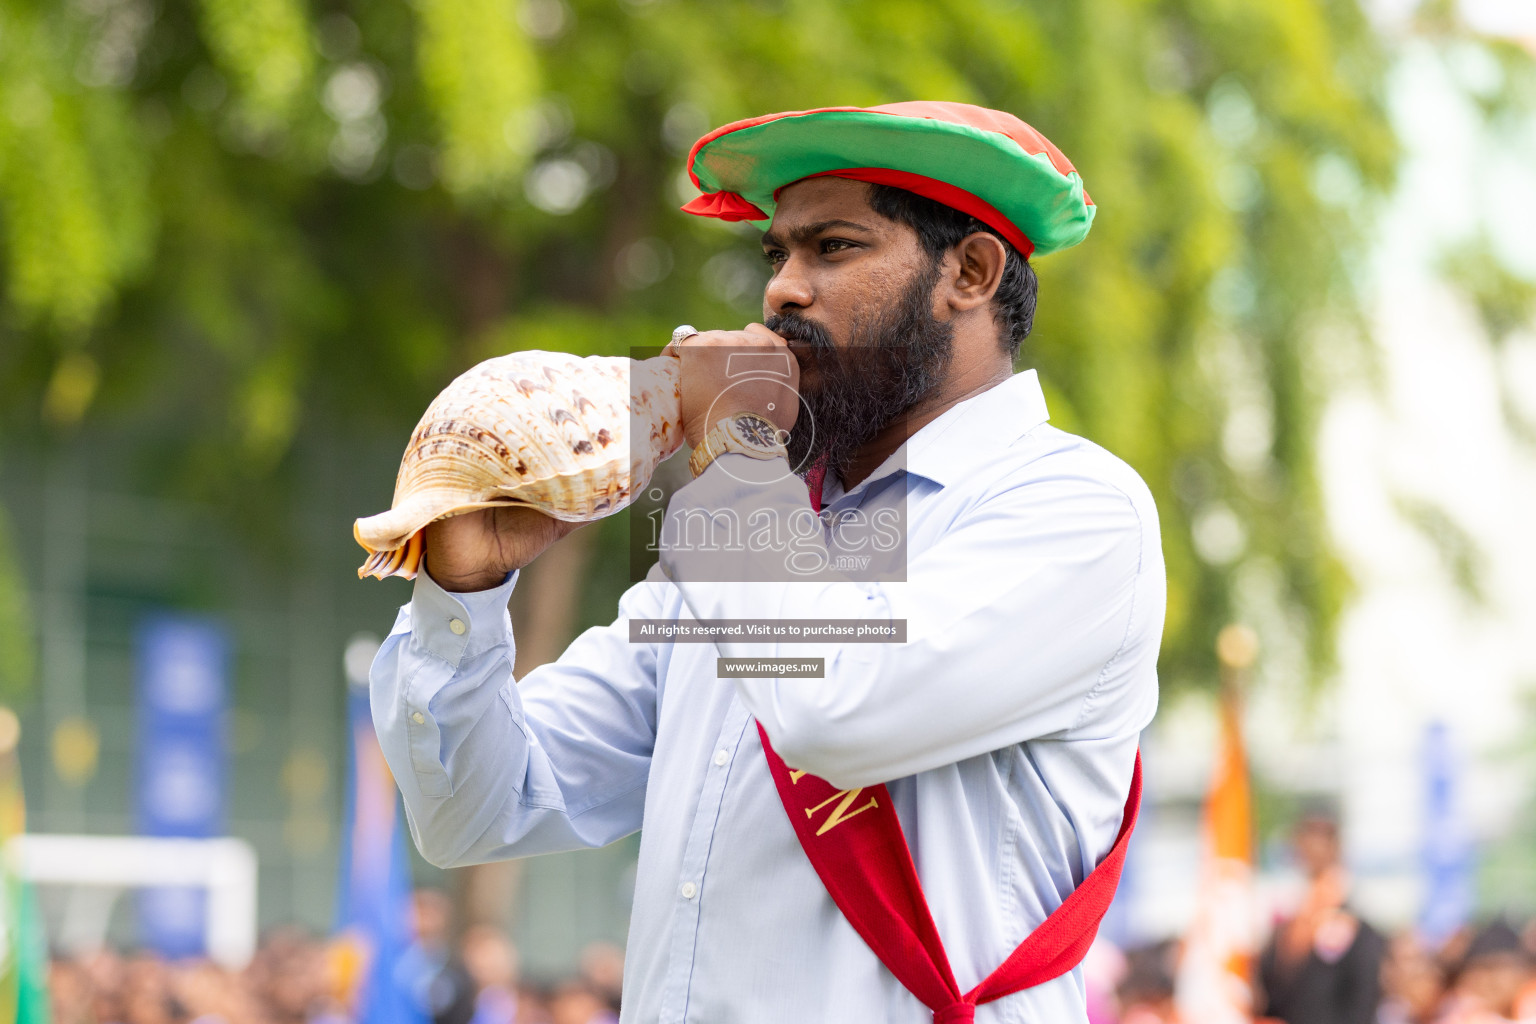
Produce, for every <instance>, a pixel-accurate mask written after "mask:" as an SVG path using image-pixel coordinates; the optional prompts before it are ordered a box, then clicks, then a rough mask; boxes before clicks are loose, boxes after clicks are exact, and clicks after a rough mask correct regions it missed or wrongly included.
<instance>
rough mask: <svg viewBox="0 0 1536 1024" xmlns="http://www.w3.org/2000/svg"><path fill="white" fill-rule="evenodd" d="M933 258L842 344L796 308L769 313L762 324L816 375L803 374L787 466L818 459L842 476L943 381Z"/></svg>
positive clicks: (950, 332)
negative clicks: (868, 446)
mask: <svg viewBox="0 0 1536 1024" xmlns="http://www.w3.org/2000/svg"><path fill="white" fill-rule="evenodd" d="M939 269H940V266H939V263H938V261H934V263H933V266H932V267H931V268H930V269H929V270H927V271H926V272H924V271H919V272H917V273H916V274H914V275H913V277H912V280H911V282H909V283H908V285H907V287H906V288H905V289H904V290H903V291H902V294H901V295H900V297H899V298H898V300H897V301H896V303H895V304H894V305H890V306H885V307H883V308H881V309H880V310H879V311H878V312H877V313H876V314H875V315H874V316H873V317H872V318H868V319H863V318H861V320H860V321H859V322H856V323H855V325H854V328H853V332H852V337H850V338H849V341H848V344H847V345H846V346H841V347H840V346H837V345H834V344H833V343H832V339H831V338H830V337H829V336H828V334H827V331H826V328H824V327H823V326H822V325H821V324H819V323H817V322H816V321H814V320H810V319H807V318H806V317H803V316H801V315H800V314H798V313H793V312H791V313H783V314H778V315H775V316H770V317H769V318H768V319H767V321H765V326H766V327H767V328H768V329H769V330H770V331H773V332H774V333H775V334H778V335H779V336H780V337H782V338H784V339H785V340H786V341H789V342H790V343H791V344H792V345H795V344H796V343H799V344H798V345H797V347H800V346H803V347H805V348H808V349H809V350H810V351H809V353H807V354H805V355H803V356H802V355H800V354H799V353H797V356H799V357H800V360H801V365H802V369H803V368H804V365H805V363H806V361H807V359H809V360H811V361H813V362H814V366H815V376H814V378H813V379H812V381H810V382H809V383H807V382H806V381H805V379H804V378H803V377H802V380H801V391H800V397H801V399H802V401H803V402H804V404H803V405H802V406H801V407H800V415H799V417H798V418H797V419H796V420H795V426H794V429H793V430H791V431H790V435H789V441H788V443H787V444H786V447H787V448H788V449H789V464H790V465H791V466H793V467H794V468H795V470H796V471H797V472H804V471H805V470H807V469H809V468H810V467H811V466H813V465H815V463H816V462H817V461H818V460H822V459H824V460H825V462H826V466H827V470H828V471H829V472H835V473H838V474H839V475H841V474H842V472H843V471H844V470H846V469H847V468H848V467H849V466H850V465H851V464H852V462H853V459H854V457H855V455H857V453H858V450H859V448H860V447H862V446H863V445H864V444H866V443H867V442H869V441H870V440H871V439H873V438H874V436H875V435H876V434H878V433H879V432H880V431H881V429H883V428H884V427H886V426H887V425H889V424H890V423H891V422H892V421H894V420H895V419H897V418H898V417H899V416H901V415H902V414H903V413H905V412H906V411H907V410H908V409H910V408H912V406H914V405H916V404H917V403H918V402H919V401H920V400H921V399H923V398H924V397H926V396H927V395H928V394H929V393H931V392H932V391H933V390H934V389H935V388H936V387H938V386H939V384H941V383H943V381H944V378H945V376H946V375H947V373H948V370H949V362H950V357H951V354H952V351H953V348H954V327H953V325H952V324H949V323H946V322H944V321H941V320H939V319H937V318H936V317H935V316H934V315H933V288H934V285H936V284H937V283H938V280H939Z"/></svg>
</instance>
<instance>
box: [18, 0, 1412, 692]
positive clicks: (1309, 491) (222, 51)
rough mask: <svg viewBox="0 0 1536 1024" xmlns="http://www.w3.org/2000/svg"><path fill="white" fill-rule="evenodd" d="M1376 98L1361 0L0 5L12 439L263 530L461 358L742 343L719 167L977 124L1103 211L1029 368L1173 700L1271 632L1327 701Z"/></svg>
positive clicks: (754, 295)
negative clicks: (1120, 487)
mask: <svg viewBox="0 0 1536 1024" xmlns="http://www.w3.org/2000/svg"><path fill="white" fill-rule="evenodd" d="M1382 73H1383V64H1382V57H1381V55H1380V54H1379V53H1378V50H1377V45H1376V43H1375V41H1374V39H1373V36H1372V35H1371V32H1370V30H1369V27H1368V25H1367V24H1366V22H1365V21H1364V19H1363V17H1362V14H1361V12H1360V10H1359V9H1358V6H1357V3H1356V0H1266V2H1264V3H1252V2H1249V0H1049V2H1046V0H968V2H965V3H960V2H953V3H932V2H919V0H878V2H876V0H850V2H845V3H837V4H830V3H825V2H822V0H751V2H747V0H743V2H738V3H730V4H720V3H705V2H702V0H624V2H618V0H415V2H414V3H412V4H403V3H398V2H389V3H386V2H378V0H349V2H344V0H313V2H311V3H309V4H305V3H303V2H301V0H238V2H237V0H160V2H158V3H151V2H149V0H89V2H85V0H82V2H79V3H69V4H51V3H45V2H43V0H0V230H3V233H4V239H5V242H4V245H5V248H4V253H5V256H4V263H3V303H4V311H5V317H6V319H5V323H4V325H3V326H0V332H3V333H0V346H3V354H0V388H3V392H0V394H3V396H4V397H3V403H4V404H3V413H0V415H3V422H0V430H3V431H4V432H5V436H6V437H8V438H10V439H11V441H12V443H37V444H41V443H46V441H47V439H48V438H49V437H50V436H51V435H57V434H60V433H65V432H68V431H70V430H72V429H78V427H77V424H79V423H81V422H82V418H86V419H88V421H89V422H92V423H95V424H97V425H101V426H106V425H118V424H134V425H136V429H139V428H142V429H143V431H144V436H146V437H154V438H156V441H155V445H156V449H155V450H156V451H157V452H158V453H161V454H162V455H164V453H166V452H170V453H172V454H173V455H174V457H171V456H165V457H162V458H160V459H159V460H158V461H156V463H155V465H156V466H157V467H158V472H160V473H161V474H162V475H163V476H164V477H165V478H168V479H176V480H182V481H196V482H197V486H198V487H200V488H202V489H203V490H204V491H205V492H206V493H208V494H211V495H226V496H227V495H231V494H240V495H241V498H240V500H239V501H229V500H228V499H227V498H226V499H225V500H226V503H227V504H228V505H229V507H230V508H231V514H232V515H239V514H246V515H251V510H252V509H253V508H256V507H259V506H260V503H261V498H262V496H268V497H269V498H270V496H271V495H274V494H280V493H281V489H282V484H283V480H284V479H285V477H284V472H285V468H286V466H287V464H288V462H289V461H291V459H290V456H291V453H292V452H293V451H294V450H295V445H296V444H298V443H299V441H298V440H297V439H299V438H300V437H301V436H302V434H303V432H304V431H305V430H307V429H308V430H320V429H325V430H331V431H338V430H350V431H357V432H363V431H368V432H373V433H375V434H377V433H380V432H387V433H388V434H390V435H393V436H398V437H400V438H402V439H403V438H404V436H405V434H406V432H407V431H408V430H409V428H410V426H411V424H412V423H413V422H414V420H415V419H416V417H417V415H419V413H420V410H421V409H422V408H423V407H424V406H425V403H426V402H427V401H428V400H429V399H430V398H431V396H432V395H433V394H434V393H435V392H436V391H437V390H438V389H439V388H440V387H441V386H442V385H443V384H444V383H445V382H446V381H447V380H448V379H449V378H450V377H451V376H452V375H453V374H455V373H457V372H459V371H460V370H462V369H463V368H465V367H466V366H467V365H469V364H470V363H471V362H473V361H475V360H477V359H480V358H483V357H485V356H488V355H490V354H493V353H496V352H500V351H505V350H507V349H510V348H514V347H532V346H539V347H552V348H564V349H570V350H574V351H581V352H622V351H625V350H627V348H628V346H630V345H633V344H651V343H655V342H658V341H660V340H661V339H664V338H665V336H666V333H667V331H668V330H669V329H670V327H671V326H672V325H673V324H675V323H677V322H680V321H685V320H686V321H689V322H693V323H696V324H700V325H716V326H735V325H739V324H741V323H743V322H745V321H747V320H749V319H755V318H756V317H757V316H759V315H760V314H759V311H758V310H759V302H760V288H761V284H762V281H763V279H764V271H763V269H762V267H761V264H760V263H759V262H758V261H757V257H756V253H755V250H756V243H755V238H754V237H753V234H752V233H751V232H749V231H744V230H741V229H739V228H732V227H729V226H723V225H720V224H716V223H712V222H703V221H699V220H696V219H694V218H690V217H687V216H685V215H682V214H680V213H678V212H677V206H678V205H679V204H680V203H681V202H683V201H685V200H686V199H687V198H689V196H690V194H691V193H690V192H689V191H688V189H687V187H686V182H685V181H684V180H683V179H681V177H680V176H681V171H682V160H683V155H684V154H685V153H686V151H687V148H688V146H689V145H690V144H691V143H692V142H693V140H694V139H695V138H696V137H697V136H698V135H699V134H701V133H702V132H704V131H705V130H707V129H708V128H710V127H712V126H714V125H717V124H721V123H724V122H726V121H729V120H734V119H737V118H742V117H747V116H751V115H755V114H761V113H765V112H769V111H774V110H785V109H800V108H805V107H812V106H824V105H833V104H854V105H867V104H875V103H881V102H890V101H895V100H902V99H919V98H922V99H954V100H964V101H970V102H975V103H981V104H986V105H991V106H998V107H1002V108H1006V109H1008V110H1011V111H1014V112H1016V113H1017V114H1019V115H1020V116H1022V117H1023V118H1024V119H1025V120H1027V121H1029V122H1030V123H1032V124H1034V125H1035V126H1037V127H1038V128H1040V129H1041V130H1042V131H1044V132H1045V133H1046V134H1047V135H1049V136H1050V137H1051V138H1052V139H1053V140H1054V141H1055V142H1057V143H1058V144H1059V145H1060V146H1061V147H1062V149H1063V150H1064V151H1065V152H1066V153H1067V154H1068V155H1069V156H1070V157H1071V158H1072V159H1073V160H1074V162H1075V163H1076V164H1077V166H1078V168H1079V169H1080V170H1081V171H1082V173H1083V175H1084V178H1085V180H1086V181H1087V184H1088V188H1089V190H1090V192H1091V193H1092V195H1093V197H1094V199H1095V200H1096V202H1097V203H1098V205H1099V215H1098V219H1097V222H1096V224H1095V228H1094V231H1093V234H1092V235H1091V236H1090V238H1089V240H1088V241H1087V243H1085V244H1084V245H1082V246H1080V247H1078V248H1077V249H1075V250H1072V251H1070V252H1068V253H1065V254H1062V255H1059V256H1055V257H1050V258H1047V259H1044V260H1042V261H1041V263H1040V265H1039V268H1038V269H1039V272H1040V276H1041V281H1042V293H1041V305H1040V315H1039V320H1038V324H1037V327H1036V333H1035V335H1034V337H1033V338H1032V339H1031V341H1030V342H1029V343H1028V344H1026V346H1025V348H1024V352H1023V353H1022V355H1021V365H1035V366H1038V367H1039V368H1040V369H1041V371H1042V375H1043V377H1044V378H1045V380H1046V381H1047V384H1048V387H1049V389H1050V390H1049V398H1050V400H1051V403H1052V408H1053V413H1054V417H1055V419H1056V421H1057V422H1058V423H1060V424H1062V425H1063V426H1066V427H1068V428H1069V429H1075V430H1079V431H1081V432H1083V433H1085V434H1087V435H1088V436H1090V437H1092V438H1094V439H1095V440H1098V441H1100V442H1101V443H1103V444H1104V445H1106V446H1107V447H1108V448H1110V449H1111V450H1113V451H1115V452H1117V453H1119V454H1121V455H1122V456H1124V457H1125V458H1126V459H1128V460H1129V461H1130V462H1131V463H1132V464H1133V465H1135V466H1136V468H1137V469H1138V470H1140V471H1141V473H1142V474H1143V475H1144V476H1145V477H1146V478H1147V480H1148V481H1149V483H1150V484H1151V486H1152V488H1153V491H1154V492H1155V494H1156V497H1157V500H1158V506H1159V509H1160V512H1161V515H1162V525H1163V536H1164V544H1165V548H1166V551H1167V558H1168V566H1169V573H1170V580H1169V585H1170V601H1169V618H1168V632H1167V639H1166V642H1165V656H1164V669H1165V676H1167V677H1168V678H1169V679H1170V680H1171V681H1174V682H1180V681H1199V680H1209V679H1213V678H1214V675H1215V673H1214V670H1213V665H1212V657H1211V654H1210V652H1211V649H1212V642H1213V639H1214V636H1215V633H1216V631H1217V630H1218V629H1219V628H1220V627H1221V626H1222V625H1224V624H1225V623H1227V622H1228V621H1231V620H1232V619H1234V618H1236V617H1243V616H1251V615H1255V614H1259V612H1257V611H1255V607H1256V605H1255V601H1256V600H1258V603H1260V604H1262V603H1263V600H1267V601H1268V602H1269V605H1270V606H1271V607H1272V609H1273V610H1276V611H1277V612H1278V614H1277V616H1276V621H1284V622H1288V623H1292V624H1293V625H1292V626H1291V627H1288V628H1290V629H1291V630H1292V631H1293V632H1294V633H1296V634H1298V636H1299V638H1300V639H1301V640H1303V641H1304V643H1305V649H1306V650H1307V651H1308V652H1309V664H1310V665H1311V667H1312V668H1314V669H1316V668H1319V667H1321V666H1324V665H1326V663H1327V661H1328V657H1329V651H1330V648H1331V626H1332V622H1333V619H1334V615H1335V612H1336V610H1337V608H1338V606H1339V603H1340V600H1341V596H1342V588H1343V580H1342V576H1341V572H1340V570H1339V567H1338V565H1337V563H1336V562H1335V560H1334V558H1333V556H1332V554H1331V553H1330V551H1329V546H1328V543H1327V540H1326V537H1325V531H1324V525H1323V520H1322V513H1321V508H1320V501H1319V497H1318V493H1317V485H1316V482H1315V479H1314V475H1313V462H1314V459H1313V439H1314V425H1315V420H1316V412H1317V407H1318V402H1319V396H1320V394H1321V393H1322V390H1323V389H1324V387H1325V386H1326V383H1327V379H1326V377H1325V376H1324V371H1323V369H1322V367H1323V365H1324V363H1323V361H1322V360H1320V359H1319V358H1318V352H1319V349H1320V348H1322V347H1329V348H1333V347H1338V346H1340V345H1347V344H1359V343H1360V340H1361V332H1360V331H1359V329H1358V324H1357V322H1356V318H1355V301H1356V300H1355V296H1354V295H1353V293H1352V291H1351V288H1350V281H1349V277H1348V275H1347V273H1346V272H1345V271H1346V268H1347V265H1348V261H1349V259H1350V258H1351V257H1352V256H1353V255H1354V253H1355V246H1356V245H1357V243H1358V241H1359V239H1360V237H1361V228H1362V225H1363V223H1364V220H1365V218H1366V216H1367V215H1368V214H1369V211H1370V207H1371V200H1372V198H1373V196H1375V195H1376V194H1378V193H1379V192H1380V190H1381V189H1383V187H1384V186H1385V185H1386V184H1387V183H1388V179H1389V177H1390V168H1391V166H1392V162H1393V157H1394V141H1393V139H1392V137H1391V134H1390V131H1389V129H1388V127H1387V125H1386V123H1385V119H1384V117H1383V114H1382V111H1381V104H1380V97H1379V93H1380V90H1381V84H1382ZM167 439H179V443H178V444H177V445H167V444H166V440H167ZM178 467H179V468H178ZM385 483H387V481H385ZM381 486H382V485H381ZM358 511H360V512H361V511H372V510H371V509H359V510H358ZM252 518H253V519H254V518H259V517H254V516H252ZM337 543H338V544H346V543H350V541H349V540H348V539H347V538H345V537H338V538H337ZM1255 594H1258V595H1260V598H1262V599H1263V600H1259V599H1256V598H1255V597H1254V595H1255ZM1264 595H1268V596H1267V597H1265V596H1264Z"/></svg>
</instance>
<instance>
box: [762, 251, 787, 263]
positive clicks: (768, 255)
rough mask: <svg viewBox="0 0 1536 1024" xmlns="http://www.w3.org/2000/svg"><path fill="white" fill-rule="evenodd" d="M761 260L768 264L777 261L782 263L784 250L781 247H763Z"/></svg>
mask: <svg viewBox="0 0 1536 1024" xmlns="http://www.w3.org/2000/svg"><path fill="white" fill-rule="evenodd" d="M763 261H764V262H766V263H767V264H768V265H769V266H775V265H777V264H779V263H782V262H783V261H784V251H783V250H782V249H764V250H763Z"/></svg>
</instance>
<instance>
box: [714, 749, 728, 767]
mask: <svg viewBox="0 0 1536 1024" xmlns="http://www.w3.org/2000/svg"><path fill="white" fill-rule="evenodd" d="M730 759H731V755H730V754H727V753H726V752H725V751H723V750H717V751H715V764H718V765H721V766H724V764H725V762H727V761H729V760H730Z"/></svg>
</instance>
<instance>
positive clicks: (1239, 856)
mask: <svg viewBox="0 0 1536 1024" xmlns="http://www.w3.org/2000/svg"><path fill="white" fill-rule="evenodd" d="M1202 839H1203V844H1202V846H1203V849H1202V856H1201V865H1200V872H1201V877H1200V891H1199V897H1198V903H1197V905H1196V910H1195V918H1194V922H1193V923H1192V924H1191V926H1190V929H1189V932H1188V934H1186V936H1185V938H1184V947H1183V951H1182V954H1181V956H1180V960H1179V976H1178V985H1177V998H1178V1005H1179V1012H1180V1014H1181V1016H1182V1017H1183V1018H1184V1019H1185V1020H1187V1021H1199V1022H1200V1024H1243V1022H1247V1021H1251V1020H1252V1019H1253V986H1252V981H1251V978H1252V974H1251V967H1252V959H1253V956H1254V952H1255V950H1256V948H1257V940H1258V935H1257V928H1256V921H1255V913H1254V911H1255V903H1254V886H1253V794H1252V790H1251V788H1250V786H1249V782H1248V762H1247V757H1246V756H1245V755H1244V752H1243V734H1242V724H1241V717H1240V714H1239V704H1238V699H1237V692H1236V689H1235V688H1234V687H1233V686H1231V685H1228V686H1225V687H1223V689H1222V697H1221V730H1220V735H1219V738H1218V741H1217V750H1216V765H1215V770H1214V772H1213V773H1212V778H1211V788H1210V792H1209V794H1208V795H1207V797H1206V801H1205V814H1204V820H1203V822H1202Z"/></svg>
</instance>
